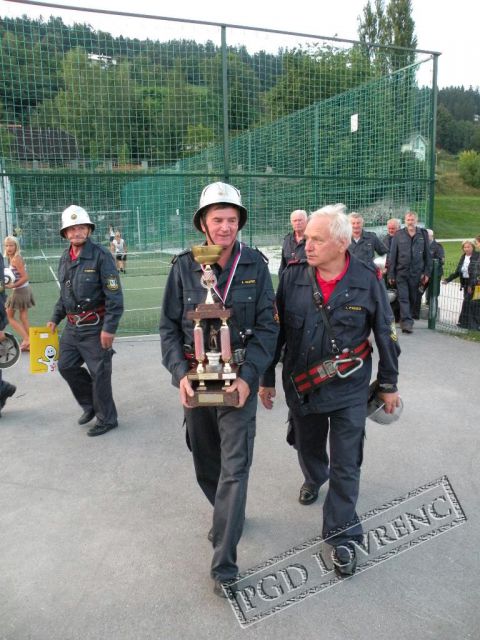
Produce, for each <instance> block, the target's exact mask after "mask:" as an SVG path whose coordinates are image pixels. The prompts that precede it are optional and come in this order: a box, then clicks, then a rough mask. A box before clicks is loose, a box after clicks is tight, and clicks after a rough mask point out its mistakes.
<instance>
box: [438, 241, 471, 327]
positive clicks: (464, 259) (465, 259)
mask: <svg viewBox="0 0 480 640" xmlns="http://www.w3.org/2000/svg"><path fill="white" fill-rule="evenodd" d="M462 251H463V254H462V256H461V258H460V260H459V262H458V264H457V268H456V269H455V271H454V272H453V273H451V274H450V275H449V276H447V278H445V280H443V281H442V282H443V284H448V283H449V282H451V281H452V280H455V279H456V278H460V289H461V290H463V302H462V309H461V311H460V316H459V318H458V322H457V326H458V327H461V328H462V329H478V321H477V318H476V314H474V313H473V310H474V308H472V296H473V291H474V287H475V285H476V284H477V279H478V278H479V277H480V262H479V261H480V253H478V252H477V251H475V245H474V243H473V242H472V241H471V240H465V241H464V242H463V244H462Z"/></svg>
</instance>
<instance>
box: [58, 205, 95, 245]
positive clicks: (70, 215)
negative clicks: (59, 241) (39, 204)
mask: <svg viewBox="0 0 480 640" xmlns="http://www.w3.org/2000/svg"><path fill="white" fill-rule="evenodd" d="M76 224H89V225H90V227H91V228H92V231H94V229H95V225H94V224H93V222H92V221H91V220H90V216H89V215H88V213H87V212H86V211H85V209H83V208H82V207H78V206H77V205H76V204H72V205H70V206H69V207H67V208H66V209H65V211H64V212H63V213H62V226H61V228H60V235H61V236H63V237H65V234H64V231H65V229H68V227H73V226H75V225H76Z"/></svg>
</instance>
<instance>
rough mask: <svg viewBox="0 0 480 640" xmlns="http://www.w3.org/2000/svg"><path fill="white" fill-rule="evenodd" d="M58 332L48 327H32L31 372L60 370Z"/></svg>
mask: <svg viewBox="0 0 480 640" xmlns="http://www.w3.org/2000/svg"><path fill="white" fill-rule="evenodd" d="M58 355H59V348H58V332H57V331H55V333H52V332H51V331H50V329H49V328H48V327H30V373H55V372H56V371H58Z"/></svg>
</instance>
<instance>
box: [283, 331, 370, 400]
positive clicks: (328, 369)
mask: <svg viewBox="0 0 480 640" xmlns="http://www.w3.org/2000/svg"><path fill="white" fill-rule="evenodd" d="M371 352H372V346H371V344H370V342H369V341H368V340H364V342H362V344H360V345H358V347H355V349H350V350H348V351H344V352H342V353H339V354H337V355H334V356H331V357H330V358H325V359H324V360H320V362H317V363H315V364H314V365H313V366H312V367H310V368H309V369H307V371H302V372H300V373H293V374H292V375H291V376H290V378H291V380H292V382H293V386H294V387H295V391H296V392H297V394H298V396H300V397H301V396H303V395H305V394H306V393H311V392H312V391H314V390H315V389H318V387H320V386H321V385H322V384H325V383H326V382H330V381H331V380H332V379H333V378H335V377H339V378H348V376H350V375H352V373H353V372H354V371H356V370H357V369H360V368H361V367H362V366H363V361H364V360H365V359H366V358H368V356H369V355H370V353H371Z"/></svg>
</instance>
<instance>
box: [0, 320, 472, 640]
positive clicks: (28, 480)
mask: <svg viewBox="0 0 480 640" xmlns="http://www.w3.org/2000/svg"><path fill="white" fill-rule="evenodd" d="M417 324H418V325H419V328H418V330H416V331H415V333H414V334H413V335H412V336H406V337H402V338H401V346H402V349H403V354H402V359H401V374H402V375H401V392H402V395H403V397H404V400H405V405H406V406H405V413H404V416H403V419H402V421H401V423H398V424H397V425H396V426H392V427H381V426H379V425H375V424H373V423H369V425H368V434H367V441H366V447H365V456H364V471H363V476H362V489H361V498H360V502H359V512H360V513H363V512H366V511H368V510H369V509H372V508H375V507H377V506H380V505H382V504H383V503H385V502H388V501H390V500H392V499H393V498H395V497H397V496H402V495H405V494H406V493H407V492H409V491H410V490H412V489H415V488H416V487H419V486H421V485H423V484H426V483H428V482H430V481H432V480H434V479H436V478H439V477H440V476H442V475H444V474H446V475H447V476H448V478H449V480H450V482H451V484H452V486H453V488H454V490H455V492H456V495H457V497H458V499H459V501H460V503H461V505H462V507H463V509H464V511H465V513H466V515H467V518H468V521H467V522H466V523H465V524H463V525H461V526H458V527H457V528H455V529H452V530H451V531H449V532H447V533H445V534H443V535H440V536H437V537H435V538H433V539H432V540H429V541H428V542H426V543H424V544H422V545H419V546H418V547H415V548H413V549H411V550H409V551H408V552H406V553H402V554H400V555H398V556H396V557H395V558H393V559H392V560H390V561H388V562H384V563H382V564H380V565H379V566H377V567H374V568H373V569H371V570H369V571H366V572H364V573H362V574H358V575H357V576H354V577H353V579H350V580H347V581H343V582H342V583H340V584H338V585H336V586H335V587H333V588H331V589H329V590H327V591H325V592H323V593H320V594H318V595H315V596H312V597H310V598H307V599H306V600H304V601H303V602H301V603H299V604H296V605H294V606H292V607H290V608H288V609H286V610H284V611H281V612H279V613H277V614H276V615H273V616H271V617H269V618H267V619H266V620H263V621H261V622H259V623H257V624H255V625H253V626H252V627H249V628H247V629H242V628H241V627H240V626H239V623H238V622H237V620H236V618H235V616H234V614H233V612H232V609H231V608H230V606H229V604H228V603H226V602H225V601H222V600H220V599H219V598H217V597H215V596H214V595H213V593H212V591H211V589H212V583H211V580H210V578H209V562H210V554H211V549H210V545H209V543H208V542H207V539H206V534H207V531H208V529H209V526H210V516H211V513H210V507H209V505H208V503H207V501H206V500H205V499H204V497H203V495H202V494H201V492H200V490H199V489H198V488H197V486H196V484H195V480H194V475H193V467H192V462H191V458H190V454H189V452H188V450H187V448H186V446H185V444H184V437H183V430H182V426H181V423H182V417H181V410H180V407H179V403H178V401H177V394H176V390H174V389H173V388H171V387H170V382H169V376H168V374H167V373H166V372H165V371H164V370H163V369H162V367H161V364H160V348H159V343H158V340H156V339H155V338H153V337H152V338H148V339H146V340H144V341H133V340H131V341H118V342H117V356H116V357H115V363H114V369H115V371H114V386H115V391H116V397H117V400H118V408H119V413H120V416H121V420H120V427H119V428H118V429H117V430H115V431H112V432H110V433H108V434H106V435H104V436H101V437H99V438H88V437H86V435H85V433H86V427H79V426H78V425H77V424H76V419H77V418H78V415H79V413H80V412H79V409H78V408H77V407H76V406H75V404H74V402H73V399H72V398H71V396H70V393H69V391H68V389H67V387H66V384H65V383H64V382H63V381H62V380H61V378H60V377H58V376H57V375H56V374H52V375H36V376H33V375H30V374H29V373H28V362H27V356H25V355H24V356H22V358H23V359H22V362H21V363H20V364H19V365H17V366H16V367H15V368H13V369H11V370H10V371H8V372H7V375H6V376H5V377H6V378H7V379H8V380H9V381H11V382H14V383H15V384H16V385H17V386H18V392H17V395H16V396H15V397H14V398H12V399H11V400H9V401H8V403H7V405H6V407H5V409H4V411H3V415H2V419H1V420H0V532H1V535H0V638H1V640H30V639H31V640H110V639H112V640H130V639H131V640H147V639H148V640H150V639H152V640H159V639H163V638H172V639H174V640H176V639H182V640H183V639H186V640H189V639H192V640H193V639H194V640H206V639H209V638H212V639H213V638H223V639H228V640H231V639H239V638H252V639H255V640H256V639H262V640H263V639H273V638H276V639H278V638H280V639H287V638H297V637H299V638H302V639H305V640H310V639H312V640H313V639H314V638H315V639H318V638H328V639H329V640H340V639H342V640H343V639H346V638H348V639H354V640H364V639H367V638H368V639H369V640H377V639H378V640H384V639H385V638H391V639H393V640H394V639H396V638H401V639H402V640H403V639H407V640H409V639H414V638H415V639H416V638H418V637H422V638H423V639H424V640H426V639H428V638H432V639H435V640H451V639H452V638H455V640H460V639H466V638H478V624H479V622H480V614H479V609H478V573H479V571H480V554H479V553H478V549H477V548H476V547H477V545H476V542H477V541H478V531H479V526H480V518H479V514H478V507H479V502H478V495H479V492H480V481H479V476H478V470H479V468H480V455H479V435H478V434H479V431H478V427H479V419H478V396H479V393H478V391H479V373H478V371H479V368H478V362H479V360H480V359H479V356H480V345H478V344H472V343H468V342H464V341H462V340H460V339H458V338H455V337H452V336H447V335H441V334H438V333H435V332H431V331H428V330H427V329H426V324H425V323H422V322H420V323H417ZM285 415H286V411H285V405H284V403H283V400H282V399H281V398H280V399H279V400H278V401H277V404H276V406H275V408H274V410H273V411H272V412H270V413H268V412H267V411H265V410H263V408H262V409H259V413H258V427H257V431H258V434H257V441H256V449H255V457H254V464H253V468H252V473H251V480H250V491H249V500H248V505H247V518H248V520H247V524H246V529H245V533H244V536H243V538H242V541H241V543H240V547H239V565H240V569H241V570H242V571H244V570H247V569H248V568H250V567H253V566H256V565H258V564H259V563H261V562H263V561H265V560H267V559H269V558H271V557H273V556H275V555H277V554H281V553H283V552H284V551H286V550H288V549H290V548H291V547H294V546H297V545H299V544H301V543H302V542H303V541H304V540H308V539H310V538H312V537H314V536H316V535H318V534H319V533H320V530H321V504H320V502H319V503H316V504H314V505H311V506H309V507H304V506H301V505H300V504H299V503H298V502H297V495H298V489H299V486H300V484H301V476H300V473H299V469H298V465H297V463H296V458H295V452H294V451H293V450H292V449H291V448H290V447H289V446H288V445H287V444H286V443H285V440H284V436H285V425H284V422H285ZM323 496H324V490H322V492H321V497H323Z"/></svg>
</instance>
